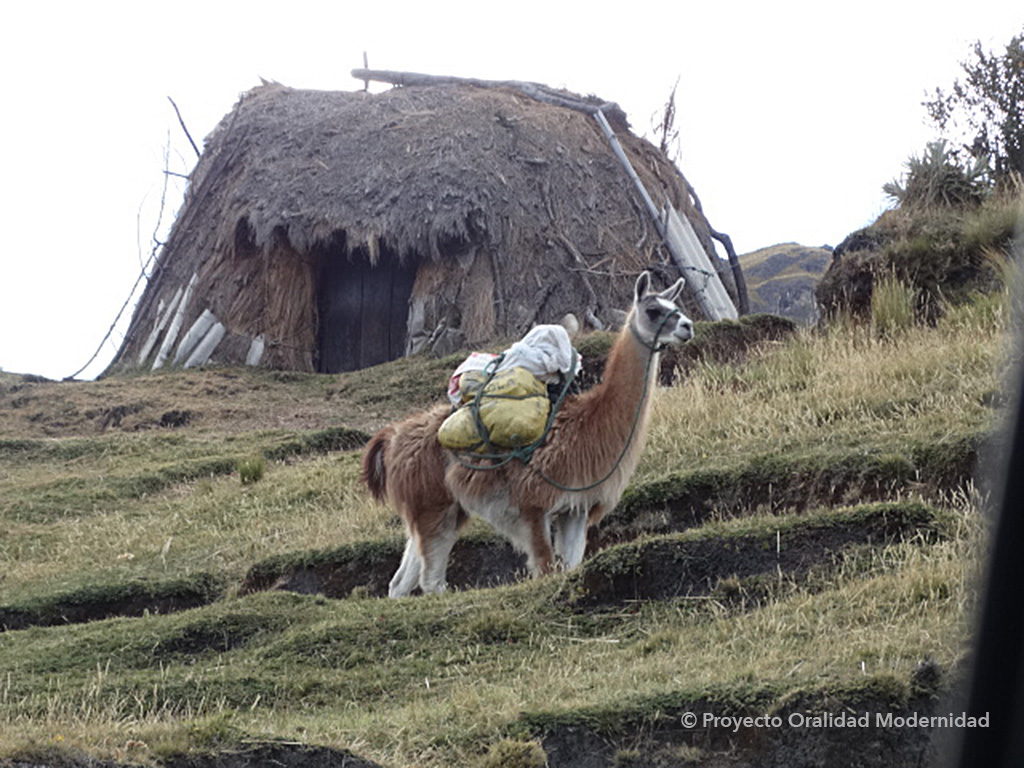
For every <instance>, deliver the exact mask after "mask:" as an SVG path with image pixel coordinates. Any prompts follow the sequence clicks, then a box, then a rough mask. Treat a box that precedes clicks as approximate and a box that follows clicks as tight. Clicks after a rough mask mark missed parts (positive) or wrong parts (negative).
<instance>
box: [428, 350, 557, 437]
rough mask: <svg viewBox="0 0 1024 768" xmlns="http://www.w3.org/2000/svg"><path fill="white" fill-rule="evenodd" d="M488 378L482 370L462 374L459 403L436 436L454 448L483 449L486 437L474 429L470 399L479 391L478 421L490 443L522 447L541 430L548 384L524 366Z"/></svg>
mask: <svg viewBox="0 0 1024 768" xmlns="http://www.w3.org/2000/svg"><path fill="white" fill-rule="evenodd" d="M486 381H487V374H486V373H484V372H482V371H467V372H466V373H464V374H462V379H461V381H460V382H459V392H460V394H461V397H462V403H463V405H462V407H461V408H459V410H457V411H455V413H453V414H452V415H451V416H449V417H448V418H447V419H445V421H444V423H443V424H441V428H440V429H439V430H438V433H437V438H438V440H439V441H440V442H441V445H443V446H444V447H445V448H450V449H451V450H453V451H477V452H479V453H486V452H487V450H488V448H487V440H486V439H485V436H484V435H481V434H480V432H479V430H478V429H477V421H476V418H475V416H474V414H473V409H474V406H472V405H471V404H470V403H471V401H472V400H473V399H474V398H475V397H476V396H477V393H480V395H479V408H480V421H482V422H483V425H484V428H485V429H486V430H487V433H488V436H489V437H490V441H491V444H492V445H494V446H496V447H499V448H521V447H522V446H524V445H529V444H530V443H532V442H534V441H536V440H537V439H538V438H539V437H540V436H541V435H542V434H544V427H545V425H546V424H547V420H548V413H549V412H550V410H551V402H550V401H549V400H548V397H547V387H545V386H544V384H543V382H541V381H539V380H538V379H537V378H536V377H535V376H534V375H533V374H532V373H530V372H529V371H527V370H526V369H525V368H518V367H516V368H509V369H507V370H504V371H500V372H499V373H497V374H495V376H494V378H493V379H491V381H490V383H489V384H487V386H486V387H485V388H484V390H483V392H480V389H481V387H483V385H484V383H485V382H486Z"/></svg>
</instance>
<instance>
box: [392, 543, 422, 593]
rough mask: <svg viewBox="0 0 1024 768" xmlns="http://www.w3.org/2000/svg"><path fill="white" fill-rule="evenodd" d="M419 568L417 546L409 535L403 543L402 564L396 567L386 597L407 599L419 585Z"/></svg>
mask: <svg viewBox="0 0 1024 768" xmlns="http://www.w3.org/2000/svg"><path fill="white" fill-rule="evenodd" d="M421 568H422V562H421V561H420V553H419V545H417V543H416V541H415V539H414V537H413V535H412V534H411V533H410V534H409V538H408V539H407V540H406V542H405V552H404V553H403V554H402V564H401V565H399V566H398V570H397V571H395V575H394V576H393V577H392V579H391V584H390V585H389V586H388V597H408V596H409V595H410V594H411V593H412V591H413V590H414V589H415V588H416V585H417V584H418V583H419V580H420V569H421Z"/></svg>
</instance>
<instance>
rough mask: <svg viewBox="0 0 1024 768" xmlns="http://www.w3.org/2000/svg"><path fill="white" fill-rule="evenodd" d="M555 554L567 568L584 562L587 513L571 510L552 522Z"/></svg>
mask: <svg viewBox="0 0 1024 768" xmlns="http://www.w3.org/2000/svg"><path fill="white" fill-rule="evenodd" d="M552 528H553V529H554V530H553V534H554V544H555V556H556V557H558V559H559V560H561V562H562V567H563V568H564V569H565V570H567V571H568V570H571V569H573V568H575V567H576V566H577V565H579V564H580V563H581V562H583V553H584V552H585V551H586V548H587V514H586V513H585V512H578V511H574V510H569V511H568V512H566V513H565V514H564V515H559V516H558V517H556V518H555V520H554V522H553V523H552Z"/></svg>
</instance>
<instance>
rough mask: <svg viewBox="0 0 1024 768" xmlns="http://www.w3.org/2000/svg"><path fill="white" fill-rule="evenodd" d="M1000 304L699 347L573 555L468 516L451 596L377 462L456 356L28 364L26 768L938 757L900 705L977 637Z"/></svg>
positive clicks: (22, 641)
mask: <svg viewBox="0 0 1024 768" xmlns="http://www.w3.org/2000/svg"><path fill="white" fill-rule="evenodd" d="M983 310H984V311H981V310H979V311H974V308H973V307H972V306H970V305H967V306H964V307H962V308H958V309H956V310H952V311H950V313H948V314H947V316H946V317H945V318H944V319H943V321H942V322H941V323H940V325H939V326H937V327H934V328H921V327H912V328H909V329H906V330H905V331H903V332H901V333H900V334H899V335H897V336H895V337H894V336H889V337H887V339H886V340H885V341H881V340H879V339H878V338H877V337H876V335H874V334H872V332H871V329H870V328H855V327H847V328H842V329H838V330H835V331H833V332H831V333H829V334H827V335H821V336H814V335H810V334H807V333H804V334H799V335H796V336H794V337H791V338H782V339H780V338H778V337H775V336H772V337H771V338H772V339H773V340H770V341H764V342H762V343H761V344H759V345H757V346H756V347H755V348H753V349H748V350H747V351H746V352H745V354H744V355H743V356H742V358H741V359H739V360H738V361H733V362H730V361H729V360H727V359H726V358H725V357H723V356H722V355H718V354H716V355H715V356H714V357H710V356H708V357H701V356H697V357H694V358H692V359H689V360H688V361H687V362H686V364H685V370H684V372H683V374H682V375H681V376H678V377H677V380H676V383H675V385H674V386H673V387H671V388H667V389H663V390H661V391H660V392H659V393H658V400H657V404H656V410H655V414H654V419H653V424H652V429H651V438H650V443H649V447H648V450H647V452H646V453H645V456H644V459H643V462H642V464H641V466H640V468H639V470H638V472H637V474H636V476H635V479H634V483H633V485H632V486H631V488H630V490H629V491H628V493H627V496H626V498H625V499H624V500H623V503H622V504H621V505H620V508H619V510H617V511H616V513H614V514H613V515H612V516H611V517H610V518H608V520H607V522H606V524H605V525H602V527H601V528H600V529H598V530H596V531H594V532H592V533H593V535H592V536H591V540H590V542H589V545H590V553H589V555H588V558H587V560H585V561H584V564H583V565H582V566H581V567H580V568H579V569H577V571H575V572H573V573H569V574H563V575H558V576H552V577H549V578H545V579H541V580H536V581H529V580H525V581H524V580H523V579H522V574H521V567H522V560H521V558H520V557H519V556H518V555H517V554H516V553H515V552H513V551H512V550H511V549H510V548H509V547H508V546H507V545H506V544H504V542H502V541H500V540H498V539H496V538H495V537H494V536H493V535H492V534H491V533H490V532H489V531H488V530H487V529H486V527H485V526H483V525H480V524H473V525H471V526H470V528H469V530H468V531H467V532H466V534H465V535H464V536H463V538H462V539H461V540H460V542H459V544H458V545H457V548H456V551H455V553H454V555H453V562H452V569H451V582H452V584H453V586H454V587H456V589H454V590H453V591H451V592H449V593H448V594H446V595H442V596H431V597H414V598H410V599H404V600H397V601H391V600H387V599H382V598H380V597H378V596H379V595H381V594H383V592H384V591H385V589H386V583H387V580H388V579H389V578H390V576H391V573H392V572H393V570H394V568H395V566H396V565H397V561H398V558H399V556H400V553H401V547H402V543H403V537H402V531H401V527H400V525H399V523H398V521H397V520H396V519H395V518H394V516H393V515H392V514H391V513H390V511H388V510H385V509H383V508H381V507H378V506H375V505H374V504H372V503H371V502H370V500H369V499H368V498H367V495H366V494H365V493H364V492H363V490H362V489H361V488H359V486H358V485H357V482H356V476H357V471H358V460H359V451H358V446H359V444H360V443H361V439H362V436H364V435H365V434H366V433H367V432H368V431H370V430H372V429H374V428H376V427H377V426H379V425H380V424H382V423H383V422H384V421H386V420H388V419H391V418H394V417H396V416H399V415H400V414H401V413H403V412H405V411H408V410H409V409H412V408H414V407H420V406H422V405H425V404H427V403H428V402H430V401H431V400H432V399H433V398H435V397H439V396H440V393H441V387H442V385H443V381H444V376H445V373H446V371H447V370H448V368H450V363H451V361H425V360H414V361H402V362H398V363H391V364H388V365H386V366H381V367H380V368H378V369H372V370H370V371H367V372H363V373H361V374H346V375H344V376H307V375H302V376H293V375H282V374H267V373H259V372H251V371H227V370H207V371H198V372H195V371H194V372H173V371H172V372H166V373H163V374H159V375H154V376H142V377H135V378H130V379H118V380H111V381H104V382H94V383H47V382H38V381H36V382H33V381H26V380H24V379H23V378H22V377H15V376H9V375H7V376H4V377H3V378H2V379H0V574H2V576H0V625H3V627H4V631H2V632H0V765H2V764H5V761H6V762H7V763H8V764H15V763H16V762H17V761H21V762H24V763H29V764H36V765H58V764H59V765H108V766H120V765H168V766H211V767H212V766H236V765H237V766H241V765H247V764H254V763H260V762H262V763H266V764H269V762H270V761H274V762H275V764H284V765H295V766H299V765H312V766H329V765H331V766H333V765H350V766H351V765H356V766H370V765H380V766H389V767H390V766H414V765H415V766H452V765H467V766H474V765H479V766H507V767H511V766H542V765H550V766H630V765H644V766H659V765H664V766H668V765H685V764H698V763H699V764H701V765H729V766H743V765H777V764H785V765H796V766H799V765H822V764H825V765H830V766H832V765H837V766H842V765H879V766H881V765H919V764H921V760H922V759H927V757H928V755H930V754H931V752H932V751H934V750H935V749H936V746H935V744H936V743H937V742H936V738H937V737H940V736H941V733H938V732H935V731H932V730H929V729H920V728H916V727H901V726H899V724H898V723H899V722H900V721H899V720H898V718H900V717H904V716H907V715H909V714H912V713H919V714H922V715H924V714H928V713H933V712H944V711H945V709H944V707H947V706H948V702H947V699H946V698H945V697H946V696H947V695H948V692H949V690H950V688H951V687H952V685H953V683H954V681H955V680H956V678H957V675H958V674H959V672H960V670H961V668H962V662H963V660H964V659H965V657H966V656H967V654H968V653H969V651H968V649H969V626H970V620H971V609H972V605H973V602H974V599H975V592H974V584H975V579H976V576H977V572H978V561H979V557H980V553H981V552H982V551H983V542H984V524H983V522H982V514H981V508H982V506H983V495H982V494H981V493H979V492H978V490H977V488H976V486H975V484H974V480H973V477H974V472H975V465H976V463H977V460H978V456H979V455H982V456H987V455H989V452H996V451H998V442H997V441H996V440H995V438H994V437H993V435H994V434H995V432H996V430H997V428H998V425H999V423H1000V420H1001V418H1002V410H1001V406H1002V403H1003V402H1004V397H1003V396H1002V389H1001V380H1000V373H999V371H1000V370H1001V366H1003V365H1004V362H1005V361H1004V351H1005V350H1004V331H1003V327H1004V321H1003V318H1002V315H1001V313H1000V312H993V311H992V304H991V302H989V303H986V304H985V306H984V307H983ZM702 331H703V332H704V333H705V334H711V335H714V334H715V333H716V332H717V331H716V330H715V329H714V328H709V327H705V328H703V329H702ZM734 331H735V328H734V327H733V326H731V325H730V326H727V327H723V329H722V330H721V333H724V334H726V335H728V334H732V333H734ZM707 338H708V337H707V336H705V339H707ZM599 347H600V345H599V344H598V345H596V346H593V347H590V348H589V349H590V352H589V353H585V354H590V355H591V356H593V355H594V354H596V350H597V349H599ZM711 347H714V345H713V344H711V345H710V347H709V348H711ZM119 405H124V406H126V408H125V410H124V412H123V413H120V417H118V416H117V415H110V416H109V418H108V416H106V415H103V416H101V415H99V414H100V413H102V412H103V408H106V411H107V412H108V413H110V414H113V413H114V411H116V410H117V407H118V406H119ZM136 406H137V407H136ZM97 409H98V410H97ZM90 413H93V415H91V416H90V415H89V414H90ZM169 413H177V414H183V413H188V414H190V415H189V416H188V417H187V418H184V417H180V416H179V417H173V418H172V417H167V418H166V419H165V418H164V416H165V414H169ZM836 712H851V713H857V714H858V715H859V714H861V713H872V714H871V716H872V717H874V714H873V713H876V712H878V713H882V714H886V713H887V714H888V715H889V716H890V717H892V718H896V720H895V722H896V723H897V724H896V725H893V724H892V721H890V724H889V725H882V726H876V725H874V724H872V725H871V727H870V728H868V729H867V731H865V730H857V729H851V728H844V727H836V726H834V725H828V724H822V721H821V717H822V716H823V715H824V714H827V713H836ZM686 713H692V715H693V717H694V718H696V719H695V724H688V723H689V721H688V720H684V714H686ZM739 716H750V717H767V718H769V722H775V721H774V720H772V718H778V722H780V723H782V725H780V726H779V727H773V726H769V727H747V726H739V727H733V725H732V724H731V722H732V721H728V720H725V719H724V718H729V717H739ZM813 717H818V718H819V724H818V725H817V726H807V725H806V724H802V725H801V723H805V721H809V719H811V718H813ZM794 718H795V719H794ZM794 722H796V723H798V724H797V725H793V724H792V723H794Z"/></svg>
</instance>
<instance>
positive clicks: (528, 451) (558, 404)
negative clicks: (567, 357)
mask: <svg viewBox="0 0 1024 768" xmlns="http://www.w3.org/2000/svg"><path fill="white" fill-rule="evenodd" d="M681 314H682V311H681V310H680V309H679V308H675V309H673V310H671V311H669V312H667V313H665V317H664V318H663V319H662V321H661V324H660V325H659V326H658V330H657V332H656V333H655V334H654V341H652V342H650V343H648V342H647V341H646V340H645V339H644V338H643V337H642V336H641V335H640V331H638V330H637V329H636V326H635V325H634V324H633V323H630V324H629V329H630V330H631V331H632V332H633V335H634V336H636V338H637V340H638V341H639V342H640V343H641V344H642V345H643V346H644V347H646V348H647V351H648V355H647V363H646V364H645V366H644V388H643V392H642V394H641V395H640V400H639V401H638V402H637V405H636V411H635V412H634V414H633V423H632V425H630V428H629V436H628V437H627V438H626V444H625V445H624V446H623V447H622V451H621V452H620V453H619V456H618V458H616V459H615V463H614V464H612V468H611V469H610V470H608V472H607V474H605V475H604V477H602V478H601V479H600V480H596V481H594V482H593V483H590V484H588V485H581V486H578V487H573V486H569V485H564V484H563V483H560V482H558V481H557V480H554V479H553V478H550V477H548V476H547V475H545V474H544V473H543V472H541V471H540V470H539V469H537V468H536V467H530V459H532V458H533V454H534V452H535V451H536V450H537V449H538V448H540V447H541V446H542V445H544V443H545V442H546V441H547V439H548V435H549V434H550V432H551V428H552V426H553V425H554V423H555V417H556V416H557V415H558V412H559V410H561V408H562V402H563V401H564V400H565V397H566V395H567V394H568V392H569V386H570V385H571V384H572V378H571V377H565V382H564V383H563V384H562V389H561V391H560V392H559V393H558V397H557V398H556V399H555V402H554V404H553V405H552V407H551V412H550V413H549V414H548V419H547V422H546V423H545V425H544V432H543V433H541V436H540V437H538V438H537V439H536V440H535V441H533V442H532V443H530V444H529V445H525V446H522V447H520V448H512V449H510V450H504V451H500V452H499V451H495V450H493V449H494V448H495V446H494V445H493V444H492V443H491V441H490V434H489V433H488V430H487V427H486V426H485V425H484V423H483V420H482V419H481V417H480V402H481V398H482V397H483V395H484V390H485V389H486V388H487V385H488V384H490V382H491V380H492V379H493V378H494V375H495V373H497V370H498V366H499V365H500V364H501V360H502V359H503V358H504V355H502V356H501V357H498V358H497V359H496V360H494V361H492V362H491V363H489V364H488V366H487V369H486V371H487V379H486V380H485V381H484V384H483V386H482V387H480V389H479V390H478V391H477V393H476V394H475V395H474V396H473V399H472V400H471V401H470V402H469V403H467V404H466V405H465V406H463V407H466V408H470V409H472V411H471V412H472V415H473V420H474V421H475V422H476V426H477V429H478V430H479V433H480V435H481V436H482V437H483V438H484V443H485V445H486V446H487V450H488V451H493V452H489V453H484V454H474V455H476V456H479V457H480V458H481V459H484V460H487V461H490V462H493V463H489V464H477V463H473V462H470V461H467V460H466V459H464V458H462V457H461V456H460V455H459V454H458V453H454V456H455V460H456V461H457V462H458V463H459V464H461V465H462V466H463V467H466V468H467V469H472V470H476V471H480V472H487V471H490V470H493V469H499V468H501V467H504V466H505V465H506V464H508V463H510V462H512V461H513V460H515V459H518V460H519V461H521V462H522V463H523V464H524V465H525V466H528V467H530V469H532V470H533V471H534V472H535V473H536V474H537V475H539V476H540V478H541V479H542V480H543V481H544V482H546V483H548V484H549V485H552V486H554V487H555V488H558V489H559V490H560V491H568V492H570V493H579V492H582V491H589V490H592V489H594V488H596V487H597V486H599V485H601V484H603V483H605V482H606V481H607V480H608V479H609V478H610V477H611V476H612V475H614V474H615V472H616V470H618V468H619V465H621V464H622V460H623V459H624V458H625V457H626V454H627V453H628V452H629V447H630V446H631V445H632V444H633V438H634V437H635V436H636V428H637V425H638V424H639V423H640V415H641V414H642V413H643V407H644V403H645V402H646V401H647V393H648V389H649V388H650V382H651V366H652V365H653V363H654V358H655V356H656V355H657V354H658V353H659V352H661V351H663V350H664V349H665V347H666V346H667V345H666V344H665V343H658V337H659V336H661V332H662V331H663V330H664V329H665V326H666V325H667V324H668V321H669V320H670V319H672V318H673V317H676V316H677V315H681ZM576 361H577V354H576V350H575V349H573V350H572V363H571V365H570V368H569V370H570V371H574V370H575V369H576ZM487 396H488V397H515V396H510V395H487Z"/></svg>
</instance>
